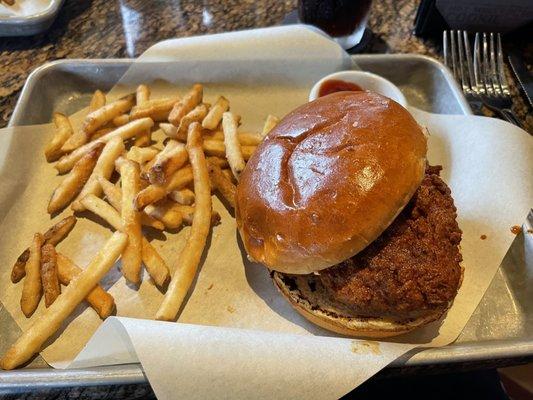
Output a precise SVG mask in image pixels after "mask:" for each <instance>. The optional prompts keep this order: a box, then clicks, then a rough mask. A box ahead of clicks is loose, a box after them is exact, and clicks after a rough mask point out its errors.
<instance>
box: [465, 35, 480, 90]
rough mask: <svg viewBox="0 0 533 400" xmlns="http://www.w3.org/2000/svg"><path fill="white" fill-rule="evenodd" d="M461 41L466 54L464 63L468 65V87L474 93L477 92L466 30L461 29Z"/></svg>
mask: <svg viewBox="0 0 533 400" xmlns="http://www.w3.org/2000/svg"><path fill="white" fill-rule="evenodd" d="M463 42H464V47H465V54H466V65H467V67H468V79H469V81H470V87H471V89H472V91H473V92H474V93H477V82H476V79H475V77H474V66H473V64H472V53H471V52H470V41H469V40H468V32H467V31H463Z"/></svg>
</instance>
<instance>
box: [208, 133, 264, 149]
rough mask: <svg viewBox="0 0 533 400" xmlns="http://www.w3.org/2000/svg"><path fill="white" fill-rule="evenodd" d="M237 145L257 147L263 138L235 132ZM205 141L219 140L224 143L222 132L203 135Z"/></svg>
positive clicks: (254, 134) (257, 135)
mask: <svg viewBox="0 0 533 400" xmlns="http://www.w3.org/2000/svg"><path fill="white" fill-rule="evenodd" d="M237 137H238V138H239V143H240V144H241V145H244V146H257V145H258V144H259V143H261V142H262V141H263V137H262V136H261V135H259V134H257V133H252V132H237ZM204 139H206V140H221V141H224V132H222V131H212V132H208V133H205V134H204Z"/></svg>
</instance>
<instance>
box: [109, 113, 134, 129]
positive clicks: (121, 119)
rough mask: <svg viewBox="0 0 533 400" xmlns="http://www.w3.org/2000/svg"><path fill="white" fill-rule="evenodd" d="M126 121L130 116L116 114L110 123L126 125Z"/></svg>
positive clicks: (128, 120)
mask: <svg viewBox="0 0 533 400" xmlns="http://www.w3.org/2000/svg"><path fill="white" fill-rule="evenodd" d="M128 122H130V116H129V115H128V114H122V115H118V116H116V117H115V118H113V120H112V123H113V125H115V126H122V125H126V124H127V123H128Z"/></svg>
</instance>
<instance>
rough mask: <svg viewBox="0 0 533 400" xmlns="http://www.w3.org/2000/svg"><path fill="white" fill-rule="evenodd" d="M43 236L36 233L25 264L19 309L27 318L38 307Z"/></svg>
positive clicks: (40, 289) (40, 293)
mask: <svg viewBox="0 0 533 400" xmlns="http://www.w3.org/2000/svg"><path fill="white" fill-rule="evenodd" d="M43 242H44V239H43V235H41V234H40V233H36V234H35V235H34V236H33V242H32V244H31V247H30V258H29V259H28V262H27V263H26V279H24V284H23V286H22V297H21V298H20V308H21V309H22V312H23V313H24V315H25V316H26V318H29V317H30V316H31V315H32V314H33V313H34V311H35V310H36V309H37V306H38V305H39V301H41V296H42V295H43V291H42V290H43V288H42V286H41V247H42V245H43Z"/></svg>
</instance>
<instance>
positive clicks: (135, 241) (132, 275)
mask: <svg viewBox="0 0 533 400" xmlns="http://www.w3.org/2000/svg"><path fill="white" fill-rule="evenodd" d="M139 174H140V170H139V164H137V163H136V162H133V161H130V160H124V162H123V163H122V164H121V166H120V177H121V182H122V203H121V217H122V225H123V226H124V232H126V233H127V234H128V245H127V246H126V248H125V249H124V252H123V253H122V274H123V275H124V278H126V280H128V281H129V282H132V283H134V284H136V285H138V284H140V283H141V263H142V243H141V237H142V236H141V216H140V215H139V212H138V211H137V209H136V208H135V206H134V204H133V201H134V199H135V196H137V193H139V189H140V184H141V182H140V175H139Z"/></svg>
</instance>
